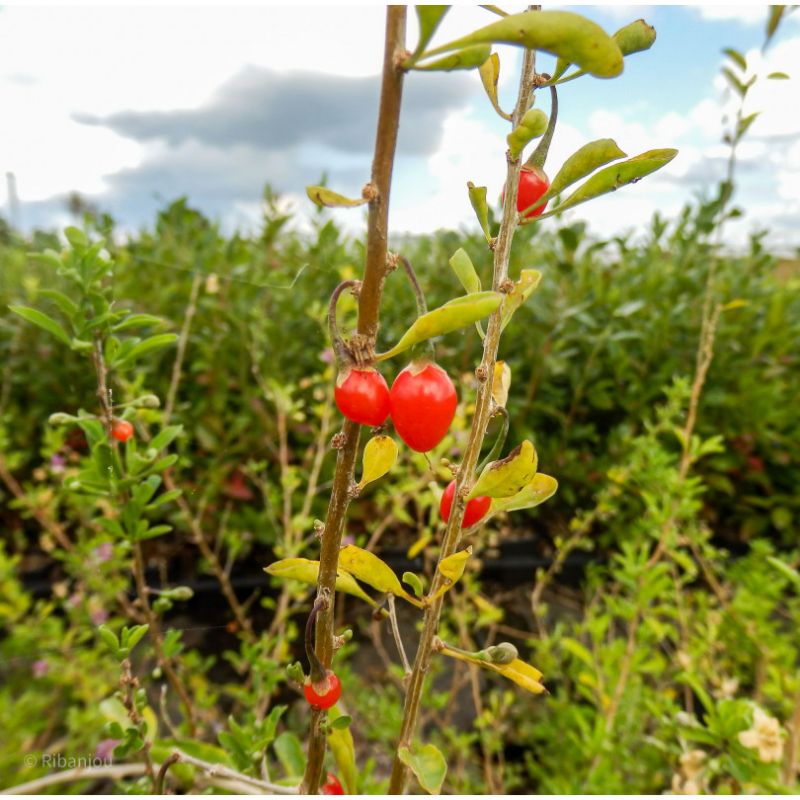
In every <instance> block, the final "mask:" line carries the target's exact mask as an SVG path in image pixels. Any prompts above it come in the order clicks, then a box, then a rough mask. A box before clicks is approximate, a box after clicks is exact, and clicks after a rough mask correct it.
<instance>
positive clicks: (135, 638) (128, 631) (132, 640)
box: [122, 625, 150, 652]
mask: <svg viewBox="0 0 800 800" xmlns="http://www.w3.org/2000/svg"><path fill="white" fill-rule="evenodd" d="M149 627H150V626H149V625H134V626H133V627H132V628H123V629H122V638H123V642H122V645H123V647H127V648H128V652H130V651H132V650H133V648H134V647H136V645H137V644H139V642H140V641H141V640H142V637H143V636H144V635H145V634H146V633H147V630H148V628H149Z"/></svg>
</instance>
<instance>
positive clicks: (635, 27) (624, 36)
mask: <svg viewBox="0 0 800 800" xmlns="http://www.w3.org/2000/svg"><path fill="white" fill-rule="evenodd" d="M613 38H614V41H615V42H616V43H617V45H618V46H619V49H620V52H621V53H622V55H623V56H629V55H631V54H633V53H641V52H642V51H644V50H649V49H650V48H651V47H652V46H653V43H654V42H655V40H656V29H655V28H654V27H653V26H652V25H648V24H647V23H646V22H645V21H644V20H643V19H637V20H636V21H635V22H631V23H630V24H629V25H626V26H625V27H624V28H620V29H619V30H618V31H617V32H616V33H615V34H614V37H613Z"/></svg>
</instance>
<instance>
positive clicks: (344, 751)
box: [328, 706, 358, 794]
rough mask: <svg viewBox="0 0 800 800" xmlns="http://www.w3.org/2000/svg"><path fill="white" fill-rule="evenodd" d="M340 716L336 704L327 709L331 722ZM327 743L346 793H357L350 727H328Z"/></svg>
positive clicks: (353, 749)
mask: <svg viewBox="0 0 800 800" xmlns="http://www.w3.org/2000/svg"><path fill="white" fill-rule="evenodd" d="M341 716H342V712H341V711H339V709H338V707H337V706H333V707H332V708H331V709H330V710H329V711H328V719H330V721H331V722H333V721H334V720H336V719H338V718H339V717H341ZM328 744H329V745H330V748H331V752H332V753H333V758H334V760H335V761H336V768H337V769H338V771H339V775H341V777H342V781H343V782H344V788H345V791H346V792H347V794H358V770H357V769H356V750H355V744H354V743H353V734H352V733H351V732H350V728H349V727H346V728H334V727H330V726H329V727H328Z"/></svg>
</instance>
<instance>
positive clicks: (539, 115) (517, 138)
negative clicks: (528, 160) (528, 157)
mask: <svg viewBox="0 0 800 800" xmlns="http://www.w3.org/2000/svg"><path fill="white" fill-rule="evenodd" d="M546 130H547V114H545V113H544V111H542V109H541V108H531V109H528V111H526V112H525V116H524V117H523V118H522V120H521V122H520V123H519V125H517V127H516V128H514V130H513V131H511V133H509V134H508V136H506V142H508V149H509V151H510V153H511V157H512V158H519V155H520V153H521V152H522V151H523V150H524V149H525V145H527V144H528V142H530V141H531V140H532V139H535V138H536V137H537V136H541V135H542V134H543V133H544V132H545V131H546Z"/></svg>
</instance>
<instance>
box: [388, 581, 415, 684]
mask: <svg viewBox="0 0 800 800" xmlns="http://www.w3.org/2000/svg"><path fill="white" fill-rule="evenodd" d="M386 600H387V603H388V605H389V621H390V623H391V626H392V635H393V636H394V643H395V644H396V645H397V652H398V653H400V660H401V661H402V662H403V671H404V672H405V674H406V675H409V674H410V673H411V665H410V664H409V663H408V656H407V655H406V650H405V647H403V637H402V636H400V627H399V626H398V624H397V608H396V607H395V604H394V595H393V594H390V595H388V596H387V598H386Z"/></svg>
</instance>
